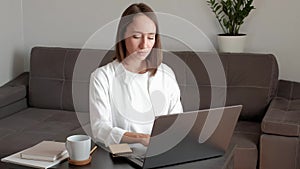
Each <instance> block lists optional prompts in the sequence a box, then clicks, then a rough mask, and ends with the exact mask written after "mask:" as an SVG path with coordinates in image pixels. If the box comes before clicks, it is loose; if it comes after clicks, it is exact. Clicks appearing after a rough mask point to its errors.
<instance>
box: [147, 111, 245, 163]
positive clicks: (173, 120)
mask: <svg viewBox="0 0 300 169" xmlns="http://www.w3.org/2000/svg"><path fill="white" fill-rule="evenodd" d="M241 109H242V106H241V105H237V106H229V107H222V108H214V109H207V110H198V111H193V112H186V113H181V114H173V115H165V116H159V117H157V118H156V119H155V121H154V124H153V129H152V133H151V139H150V144H149V146H148V148H147V152H146V155H145V158H144V163H143V168H154V167H159V166H166V165H172V164H177V163H183V162H188V161H194V160H200V159H207V158H212V157H216V156H220V155H223V154H224V153H225V151H226V149H227V147H228V145H229V143H230V140H231V137H232V134H233V131H234V128H235V125H236V122H237V120H238V117H239V114H240V111H241Z"/></svg>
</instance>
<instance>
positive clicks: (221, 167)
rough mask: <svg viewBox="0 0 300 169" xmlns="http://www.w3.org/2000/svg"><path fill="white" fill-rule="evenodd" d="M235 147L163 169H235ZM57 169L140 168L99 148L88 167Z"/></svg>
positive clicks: (62, 168)
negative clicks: (218, 153)
mask: <svg viewBox="0 0 300 169" xmlns="http://www.w3.org/2000/svg"><path fill="white" fill-rule="evenodd" d="M234 149H235V145H230V146H229V148H228V150H227V152H226V153H225V155H224V156H222V157H217V158H211V159H207V160H199V161H194V162H189V163H184V164H178V165H173V166H168V167H162V168H163V169H184V168H187V169H194V168H195V169H196V168H197V169H199V168H201V169H233V153H234ZM53 168H57V169H101V168H103V169H111V168H112V169H133V168H138V167H137V166H136V165H134V164H133V163H131V162H129V160H126V159H125V158H120V157H117V158H116V157H112V156H111V155H110V154H109V153H108V152H107V151H105V150H104V149H102V148H101V147H99V148H98V149H97V150H96V151H95V152H94V153H93V154H92V162H91V163H90V164H88V165H86V166H74V165H70V164H69V163H68V161H65V162H63V163H61V164H58V165H56V166H54V167H53Z"/></svg>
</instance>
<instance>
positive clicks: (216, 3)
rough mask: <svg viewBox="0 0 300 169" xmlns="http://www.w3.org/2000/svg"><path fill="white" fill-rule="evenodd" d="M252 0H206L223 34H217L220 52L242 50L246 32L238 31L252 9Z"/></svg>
mask: <svg viewBox="0 0 300 169" xmlns="http://www.w3.org/2000/svg"><path fill="white" fill-rule="evenodd" d="M252 2H253V0H207V3H208V5H209V6H210V8H211V10H212V12H213V13H214V14H215V16H216V18H217V20H218V22H219V24H220V26H221V28H222V30H223V32H224V33H223V34H219V35H218V44H219V51H220V52H243V50H244V44H245V39H246V34H242V33H240V32H239V30H240V27H241V26H242V24H243V23H244V19H245V18H246V17H247V16H248V15H249V13H250V11H251V10H252V9H255V8H254V6H253V5H252Z"/></svg>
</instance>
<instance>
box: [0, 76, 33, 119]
mask: <svg viewBox="0 0 300 169" xmlns="http://www.w3.org/2000/svg"><path fill="white" fill-rule="evenodd" d="M28 77H29V76H28V73H23V74H21V75H19V76H18V77H17V78H15V79H14V80H12V81H10V82H8V83H6V84H5V85H3V86H1V87H0V118H3V117H4V116H8V115H10V114H13V113H15V112H17V111H20V110H22V109H25V108H26V107H27V99H26V96H27V88H28Z"/></svg>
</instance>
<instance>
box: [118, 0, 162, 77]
mask: <svg viewBox="0 0 300 169" xmlns="http://www.w3.org/2000/svg"><path fill="white" fill-rule="evenodd" d="M137 14H144V15H146V16H147V17H149V18H150V19H151V20H152V21H153V22H154V24H155V26H156V34H155V43H154V46H153V48H152V51H151V52H150V54H149V56H148V57H147V62H148V66H147V71H149V72H150V74H151V76H154V75H155V73H156V71H157V67H158V66H159V65H160V64H161V62H162V58H163V56H162V51H161V40H160V35H159V30H158V21H157V18H156V15H155V14H154V11H153V10H152V9H151V8H150V7H149V6H148V5H146V4H144V3H136V4H132V5H130V6H129V7H128V8H127V9H126V10H125V11H124V12H123V14H122V16H121V20H120V22H119V26H118V31H117V38H116V46H115V47H116V58H117V60H118V61H119V62H122V61H123V60H124V59H125V58H126V46H125V39H124V36H125V31H126V29H127V26H128V25H129V24H130V23H131V22H133V18H134V17H135V16H136V15H137ZM153 49H155V50H153Z"/></svg>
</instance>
